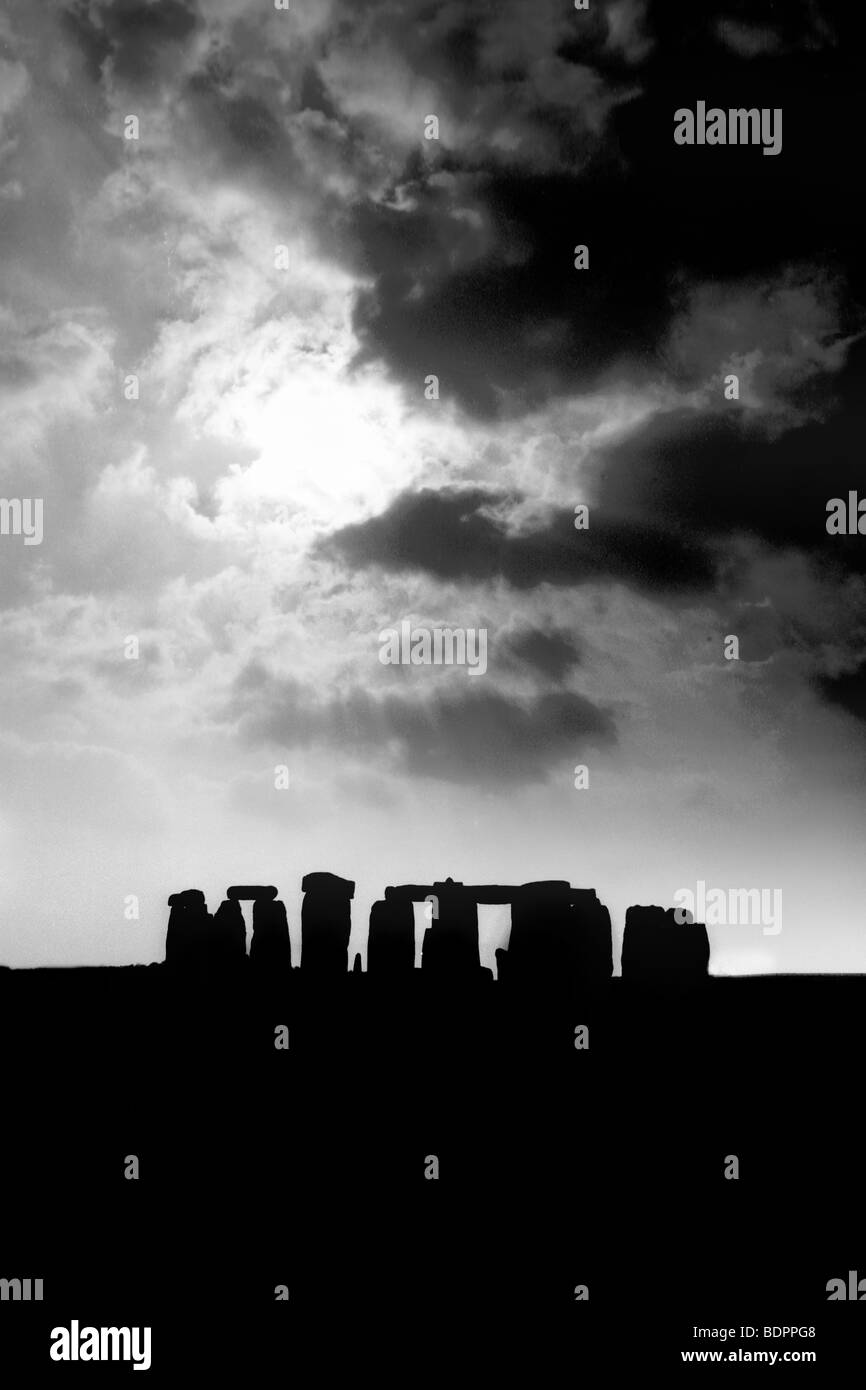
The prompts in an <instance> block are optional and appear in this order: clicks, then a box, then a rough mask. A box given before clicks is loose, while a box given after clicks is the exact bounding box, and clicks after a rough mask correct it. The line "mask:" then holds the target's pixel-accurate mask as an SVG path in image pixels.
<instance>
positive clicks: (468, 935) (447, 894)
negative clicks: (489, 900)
mask: <svg viewBox="0 0 866 1390" xmlns="http://www.w3.org/2000/svg"><path fill="white" fill-rule="evenodd" d="M428 891H429V893H432V894H433V896H434V897H435V898H436V899H437V902H438V911H439V915H438V917H434V919H433V921H432V922H431V923H430V925H429V926H428V928H427V930H426V932H425V933H424V944H423V947H422V951H421V968H422V969H423V970H426V971H427V972H428V973H432V974H434V975H443V976H450V977H452V978H454V977H458V978H459V977H465V976H467V975H471V974H473V973H474V972H475V971H477V970H480V968H481V956H480V952H479V947H478V907H477V904H476V902H475V898H474V897H473V895H472V892H471V890H469V889H467V888H465V887H464V885H463V884H462V883H455V882H454V880H453V879H451V878H449V879H446V880H445V882H444V883H434V884H433V886H432V888H430V889H429V890H428ZM426 896H427V894H426V893H425V894H424V897H426Z"/></svg>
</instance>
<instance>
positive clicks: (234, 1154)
mask: <svg viewBox="0 0 866 1390" xmlns="http://www.w3.org/2000/svg"><path fill="white" fill-rule="evenodd" d="M581 1025H585V1026H586V1027H587V1028H588V1042H589V1046H588V1048H581V1049H578V1048H576V1047H575V1029H576V1028H577V1027H579V1026H581ZM281 1026H286V1027H288V1030H289V1046H288V1048H287V1049H284V1048H280V1049H278V1048H276V1047H275V1045H274V1044H275V1038H276V1036H277V1035H276V1034H275V1029H278V1028H280V1027H281ZM864 1029H866V977H849V978H844V977H838V978H831V977H803V976H799V977H787V978H764V979H744V980H713V979H708V980H706V981H705V982H704V983H701V984H695V985H692V986H691V987H689V988H686V989H680V991H679V992H674V993H671V992H668V993H665V992H660V991H658V990H657V989H656V990H652V989H650V988H649V987H648V986H639V985H633V984H631V983H630V982H628V981H624V980H621V979H612V980H610V981H608V982H607V983H606V984H604V985H603V986H600V987H598V988H596V989H595V991H594V992H593V993H592V994H591V995H583V996H581V994H580V992H579V991H578V992H569V991H566V990H563V991H562V992H560V993H559V994H556V993H555V992H554V993H551V992H550V991H549V990H547V991H546V992H544V993H542V994H535V995H528V994H526V993H521V991H519V990H517V989H515V988H511V989H508V988H505V987H503V986H502V985H501V984H500V983H498V982H494V981H493V980H492V979H491V978H490V976H489V975H487V974H486V973H485V972H479V974H478V977H477V983H472V984H464V985H463V986H457V985H453V984H449V983H448V982H447V981H443V980H437V979H425V978H424V976H423V974H422V973H421V972H415V973H414V975H413V976H412V977H411V979H410V982H409V988H406V985H405V984H401V985H400V987H399V989H396V988H390V987H389V985H388V983H387V982H382V983H379V982H376V981H374V980H373V979H372V978H371V977H370V976H366V975H360V974H353V975H347V976H345V978H342V979H338V980H336V981H334V982H333V983H331V984H328V985H327V986H325V985H324V984H320V985H318V986H316V985H314V984H313V983H311V982H310V981H305V980H304V979H303V978H302V972H299V971H292V972H291V974H290V975H288V976H284V977H283V978H282V979H278V978H274V977H272V978H270V979H269V980H268V981H267V982H263V981H262V980H261V979H257V978H256V977H255V976H254V975H253V973H252V972H251V971H249V970H248V969H247V970H241V971H239V972H237V973H235V974H232V975H231V977H230V978H221V979H220V978H217V977H213V976H211V977H207V976H206V975H201V974H194V973H191V974H187V975H183V974H180V975H179V974H177V973H176V972H175V973H174V974H172V973H171V972H170V971H169V970H168V969H167V967H165V966H162V965H153V966H148V967H133V968H130V969H122V970H75V971H6V970H3V971H0V1034H2V1038H0V1041H2V1057H3V1121H4V1124H3V1131H2V1133H3V1139H2V1196H3V1215H2V1228H0V1266H2V1268H0V1277H3V1278H13V1277H21V1278H33V1279H35V1278H41V1279H42V1280H43V1282H44V1301H43V1302H41V1303H36V1302H31V1303H24V1302H12V1301H7V1302H2V1303H0V1374H3V1377H4V1383H5V1384H9V1385H10V1386H12V1385H15V1386H17V1385H22V1386H23V1385H31V1384H33V1385H36V1384H42V1383H43V1380H44V1382H45V1383H57V1384H60V1383H63V1382H68V1381H69V1380H70V1379H72V1380H76V1381H77V1380H79V1379H80V1380H82V1381H86V1380H93V1381H100V1380H101V1382H102V1383H103V1384H116V1383H120V1380H121V1378H122V1379H123V1380H127V1379H128V1377H129V1376H130V1375H131V1374H132V1373H133V1372H132V1368H131V1366H129V1365H101V1364H95V1365H89V1364H88V1365H84V1364H81V1363H79V1364H77V1365H71V1364H62V1365H61V1364H55V1363H53V1362H51V1361H50V1360H49V1356H48V1348H49V1338H50V1331H51V1329H52V1328H53V1327H54V1326H55V1325H61V1324H62V1325H66V1326H68V1325H69V1323H70V1321H71V1319H73V1318H77V1319H78V1320H79V1322H80V1323H81V1324H85V1323H89V1324H93V1325H96V1326H99V1325H106V1324H112V1325H115V1326H121V1325H123V1326H135V1325H139V1326H140V1325H148V1326H151V1327H152V1328H153V1366H152V1369H151V1370H150V1371H149V1372H148V1375H149V1377H150V1379H151V1380H153V1381H156V1382H158V1383H165V1384H174V1383H182V1380H181V1378H183V1379H184V1380H187V1379H188V1380H189V1383H191V1384H199V1383H201V1384H204V1383H210V1382H209V1380H207V1377H209V1376H210V1375H211V1374H212V1373H216V1371H220V1372H221V1373H222V1372H225V1373H227V1374H228V1375H229V1376H230V1377H232V1378H233V1379H236V1380H237V1381H238V1383H244V1384H249V1385H250V1386H258V1385H270V1384H277V1383H279V1382H278V1381H277V1379H276V1377H277V1375H280V1376H281V1377H282V1378H284V1381H285V1383H290V1382H291V1380H292V1379H294V1380H295V1381H297V1380H298V1379H299V1378H301V1379H303V1380H304V1382H307V1381H310V1382H313V1381H315V1382H316V1383H319V1382H324V1383H329V1382H331V1381H337V1382H339V1383H342V1382H344V1381H346V1380H347V1379H348V1378H349V1377H351V1378H352V1381H353V1383H354V1381H356V1380H360V1379H361V1377H369V1378H372V1379H373V1380H374V1381H375V1382H376V1383H378V1382H381V1381H383V1380H384V1381H387V1382H391V1381H393V1382H394V1383H395V1384H396V1383H400V1384H407V1383H410V1384H411V1383H414V1382H416V1381H419V1380H421V1381H423V1380H426V1379H427V1378H430V1377H435V1378H436V1379H437V1380H439V1381H444V1380H445V1378H446V1377H447V1378H448V1380H449V1381H450V1380H456V1379H459V1378H463V1377H464V1376H467V1375H471V1376H473V1377H481V1376H484V1375H491V1376H496V1377H497V1378H498V1379H507V1380H509V1381H511V1380H520V1381H524V1380H530V1379H531V1380H532V1382H533V1383H534V1384H538V1385H540V1386H548V1385H556V1386H560V1385H565V1384H567V1383H568V1381H569V1379H570V1378H571V1377H572V1376H574V1375H580V1374H581V1372H582V1371H584V1370H586V1371H589V1370H590V1369H591V1368H592V1367H593V1365H594V1364H595V1363H600V1364H599V1365H598V1369H599V1370H600V1372H606V1373H608V1374H610V1375H611V1376H613V1377H616V1376H618V1375H620V1374H623V1373H626V1372H627V1373H629V1374H633V1373H634V1372H635V1371H637V1372H642V1373H643V1374H644V1375H647V1376H649V1375H653V1374H654V1373H655V1372H658V1373H660V1374H661V1375H662V1376H664V1375H666V1374H667V1373H668V1372H669V1371H671V1370H676V1369H682V1363H681V1359H680V1353H681V1352H682V1351H688V1350H694V1349H707V1348H711V1349H719V1348H722V1349H725V1350H730V1349H731V1347H735V1348H736V1347H741V1348H743V1347H747V1346H749V1345H750V1346H751V1347H753V1348H754V1349H763V1350H776V1351H777V1352H779V1354H780V1358H781V1355H782V1354H783V1353H784V1352H786V1351H787V1352H791V1351H798V1352H799V1351H803V1350H809V1351H814V1352H815V1353H816V1355H817V1363H816V1364H815V1365H814V1366H812V1367H811V1374H812V1375H817V1374H821V1376H822V1380H823V1379H826V1378H827V1377H830V1376H832V1375H833V1374H837V1375H838V1374H841V1373H842V1370H843V1367H844V1368H846V1370H845V1374H846V1375H847V1374H850V1373H851V1370H852V1369H855V1368H856V1367H857V1365H858V1364H860V1363H861V1358H862V1348H863V1345H864V1325H866V1298H864V1301H863V1302H849V1301H832V1302H830V1301H828V1295H827V1287H826V1286H827V1283H828V1281H829V1280H830V1279H833V1278H840V1277H841V1278H843V1279H844V1280H845V1281H846V1282H847V1281H848V1277H849V1271H851V1270H856V1271H859V1273H858V1278H866V1229H864V1227H866V1222H864V1203H863V1199H862V1186H863V1174H864V1139H863V1090H862V1070H863V1052H864V1047H863V1042H864ZM131 1155H135V1156H136V1157H137V1158H138V1162H139V1173H140V1176H139V1177H138V1179H137V1180H131V1179H129V1178H127V1177H125V1176H124V1170H125V1167H128V1166H129V1165H128V1162H127V1160H128V1158H129V1156H131ZM434 1155H435V1156H436V1158H437V1159H438V1164H439V1177H438V1179H435V1180H434V1179H431V1178H429V1177H425V1168H426V1169H428V1170H429V1169H430V1167H431V1165H430V1162H429V1160H430V1158H431V1157H432V1156H434ZM732 1155H736V1156H737V1158H738V1160H739V1178H738V1179H737V1180H731V1179H726V1178H725V1176H724V1174H725V1168H726V1164H727V1163H728V1160H729V1156H732ZM279 1285H285V1286H287V1288H288V1291H289V1297H288V1300H287V1301H285V1300H277V1299H276V1298H275V1289H276V1288H277V1286H279ZM578 1286H585V1289H586V1293H587V1294H588V1297H586V1298H580V1299H576V1298H575V1290H576V1289H577V1288H578ZM863 1291H864V1295H866V1284H864V1290H863ZM774 1325H776V1326H778V1327H780V1328H781V1327H786V1328H790V1327H791V1326H794V1327H798V1328H801V1329H809V1328H813V1329H814V1330H815V1331H814V1335H813V1336H805V1335H804V1336H795V1337H791V1336H786V1337H782V1336H777V1337H769V1338H767V1337H765V1336H764V1328H765V1327H768V1328H771V1327H773V1326H774ZM741 1326H746V1327H752V1328H755V1329H757V1332H758V1335H757V1336H755V1337H753V1338H751V1339H743V1338H741V1337H740V1335H739V1329H740V1327H741ZM695 1327H705V1328H736V1329H737V1332H738V1336H737V1338H736V1340H733V1341H731V1342H727V1343H723V1342H721V1341H719V1340H708V1339H696V1338H695V1336H694V1328H695ZM780 1364H781V1362H780ZM13 1366H14V1367H17V1370H16V1371H15V1372H14V1373H12V1374H9V1373H10V1372H12V1371H13ZM686 1369H687V1371H688V1373H692V1371H691V1368H686ZM726 1369H730V1367H727V1368H726ZM748 1369H749V1370H751V1368H748ZM777 1370H778V1365H777V1366H775V1367H773V1368H772V1374H775V1373H776V1372H777ZM747 1373H748V1372H747ZM764 1373H765V1372H764V1371H760V1370H758V1369H754V1371H752V1374H754V1375H755V1376H756V1377H757V1376H759V1375H762V1374H764ZM770 1373H771V1368H770V1367H767V1368H766V1374H770ZM800 1374H802V1375H803V1376H804V1377H805V1376H807V1375H809V1374H810V1370H808V1369H804V1370H803V1371H801V1372H800ZM145 1383H147V1382H145ZM832 1383H840V1382H839V1381H838V1380H837V1381H835V1382H832Z"/></svg>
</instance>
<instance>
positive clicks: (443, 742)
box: [228, 665, 616, 784]
mask: <svg viewBox="0 0 866 1390" xmlns="http://www.w3.org/2000/svg"><path fill="white" fill-rule="evenodd" d="M377 674H378V670H377ZM429 675H430V672H428V671H427V670H426V669H425V668H415V669H414V670H413V677H415V678H417V679H415V681H414V684H415V686H416V689H415V690H413V692H412V693H411V694H403V693H401V694H400V695H391V694H389V695H385V696H383V697H378V698H377V697H375V696H373V695H371V694H369V693H368V692H367V691H365V690H361V689H360V688H355V689H353V690H349V691H348V692H347V693H346V694H343V695H336V696H334V697H332V698H331V699H329V700H325V701H322V700H321V698H320V697H319V692H318V691H315V690H307V689H305V688H304V687H303V686H302V685H301V684H300V683H299V682H297V681H294V680H291V679H280V678H278V677H275V676H273V675H272V674H271V673H270V672H268V671H267V670H266V669H265V668H264V667H262V666H261V665H252V666H249V667H247V668H246V670H245V671H244V672H242V673H241V675H240V676H239V677H238V680H237V682H236V684H235V688H234V693H233V697H232V701H231V705H230V709H229V711H228V713H229V715H230V717H231V718H232V719H234V720H236V721H237V722H238V727H239V730H240V733H241V736H242V737H243V738H244V739H246V740H247V741H249V742H251V743H262V742H265V743H272V744H275V745H278V746H284V747H287V748H294V747H298V746H305V747H306V746H309V745H310V744H316V743H320V742H321V743H325V744H327V746H328V747H332V748H333V747H337V748H345V749H351V750H353V751H355V752H358V751H362V750H363V751H367V752H370V751H375V750H376V749H379V750H380V752H381V757H382V759H383V760H384V761H385V762H386V763H387V764H388V765H389V767H392V760H393V759H394V758H395V757H396V764H397V765H396V767H392V770H394V771H400V772H403V773H409V774H410V775H411V774H415V775H418V776H423V777H432V778H435V779H437V780H439V781H445V782H462V783H475V782H477V783H482V784H496V783H510V782H518V781H519V782H530V781H542V780H544V779H545V778H546V777H547V776H548V775H549V773H550V771H551V769H553V768H554V767H556V766H557V765H560V764H563V765H565V764H568V763H569V760H570V759H571V758H572V756H573V755H574V757H577V756H579V754H580V752H581V750H583V749H585V748H586V747H588V746H591V747H599V746H609V745H611V744H612V743H614V742H615V740H616V729H615V724H614V720H613V716H612V715H611V714H610V713H609V712H608V711H607V710H604V709H600V708H599V707H598V706H596V705H594V704H593V703H592V702H591V701H590V700H588V699H586V697H585V696H583V695H580V694H577V693H575V692H572V691H565V690H562V691H555V692H547V693H545V694H541V695H536V696H533V697H530V698H527V699H524V700H518V699H516V698H512V697H509V696H506V695H504V694H502V693H501V692H499V691H497V690H495V689H493V688H492V687H491V685H490V683H489V680H488V678H487V677H486V676H485V677H480V678H478V682H477V683H476V682H475V681H473V680H472V679H471V678H470V677H468V676H467V675H466V673H465V672H464V671H462V670H455V672H454V673H453V676H452V683H451V684H450V687H449V689H448V690H447V691H446V690H445V689H444V688H443V687H442V686H441V684H440V685H439V686H437V688H436V689H435V690H431V691H430V692H429V693H427V692H426V691H425V690H424V681H425V678H426V677H428V676H429ZM458 679H459V680H460V681H461V682H463V688H462V689H460V688H456V689H455V688H454V684H453V682H455V681H456V680H458ZM482 682H483V684H482Z"/></svg>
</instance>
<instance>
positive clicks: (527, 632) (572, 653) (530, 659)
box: [497, 627, 580, 682]
mask: <svg viewBox="0 0 866 1390" xmlns="http://www.w3.org/2000/svg"><path fill="white" fill-rule="evenodd" d="M579 664H580V650H579V648H578V646H577V644H576V643H575V641H574V639H573V638H572V637H571V635H570V634H569V633H567V632H562V631H559V630H557V631H552V632H548V631H545V630H544V629H543V628H534V627H529V628H521V629H519V630H518V631H517V632H512V633H510V634H509V635H508V636H507V637H506V638H505V639H504V641H501V642H498V643H497V665H500V666H502V665H511V666H513V667H515V668H516V669H521V668H526V669H528V670H530V671H533V672H535V674H536V675H539V676H542V677H545V678H546V679H547V680H550V681H556V682H558V681H561V680H562V679H563V678H564V677H565V676H567V675H568V673H569V672H570V671H572V670H573V669H574V667H575V666H578V665H579Z"/></svg>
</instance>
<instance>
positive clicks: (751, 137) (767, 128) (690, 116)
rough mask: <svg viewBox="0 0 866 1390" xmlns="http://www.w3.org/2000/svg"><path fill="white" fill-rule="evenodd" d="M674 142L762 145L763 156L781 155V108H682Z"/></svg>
mask: <svg viewBox="0 0 866 1390" xmlns="http://www.w3.org/2000/svg"><path fill="white" fill-rule="evenodd" d="M674 140H675V141H676V143H677V144H678V145H763V147H764V154H770V155H773V154H781V152H782V108H781V107H780V106H776V107H773V108H770V107H768V106H762V107H761V108H760V109H759V108H758V107H756V106H753V107H750V108H749V109H746V108H745V107H737V108H733V107H732V108H730V109H729V110H727V111H724V110H722V108H721V107H720V106H711V107H710V109H709V110H707V103H706V102H705V101H699V102H698V104H697V109H696V110H695V111H691V110H690V109H689V107H688V106H681V107H680V109H679V110H678V111H675V112H674Z"/></svg>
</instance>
